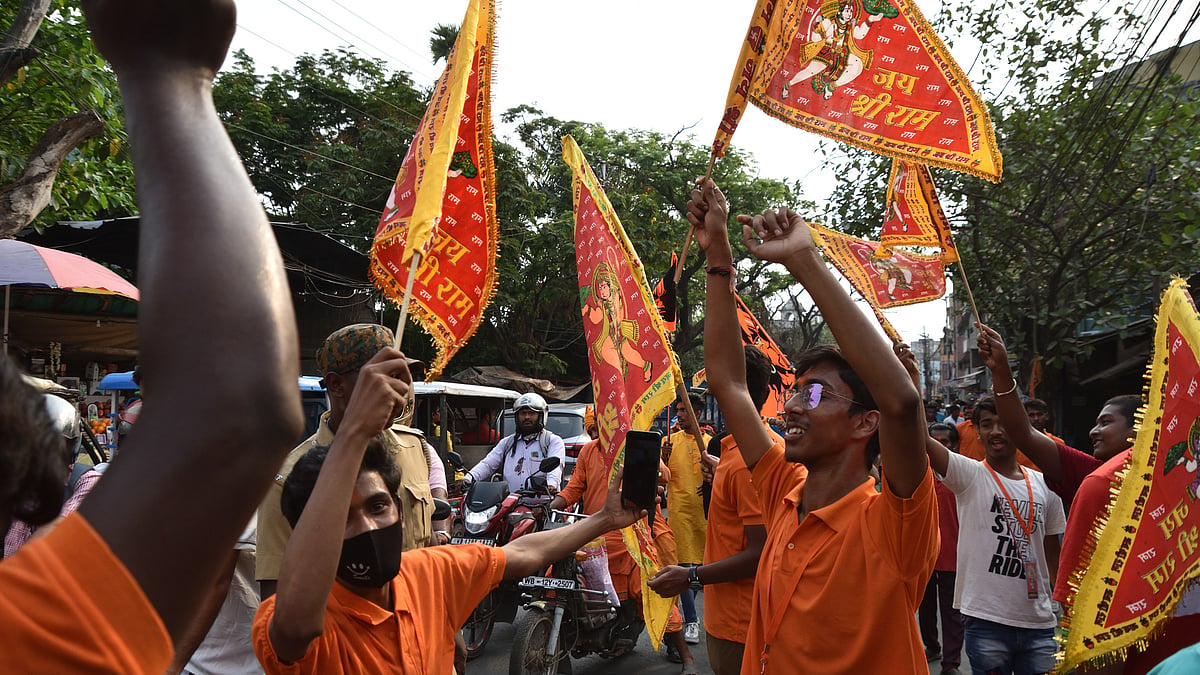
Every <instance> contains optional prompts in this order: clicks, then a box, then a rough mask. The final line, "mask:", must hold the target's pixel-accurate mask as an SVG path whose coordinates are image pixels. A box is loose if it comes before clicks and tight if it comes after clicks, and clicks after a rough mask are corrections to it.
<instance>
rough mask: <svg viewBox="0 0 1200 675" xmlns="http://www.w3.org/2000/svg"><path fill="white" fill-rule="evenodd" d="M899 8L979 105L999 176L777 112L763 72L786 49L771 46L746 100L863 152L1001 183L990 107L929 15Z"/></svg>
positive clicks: (905, 4)
mask: <svg viewBox="0 0 1200 675" xmlns="http://www.w3.org/2000/svg"><path fill="white" fill-rule="evenodd" d="M896 5H897V9H898V10H900V12H901V13H902V14H904V15H905V16H906V17H907V18H908V20H909V24H910V25H913V26H917V25H919V26H920V28H921V30H922V31H923V32H924V35H925V37H927V38H928V42H927V43H926V45H925V47H926V50H927V51H928V53H929V54H930V55H931V56H933V55H936V56H937V57H939V58H940V59H941V60H942V61H944V62H945V63H946V70H947V71H949V74H950V76H952V77H953V78H954V79H957V80H958V83H959V84H961V85H962V86H963V88H964V89H965V90H966V92H967V94H968V95H969V96H970V99H971V102H972V103H974V104H976V105H977V106H978V115H979V117H980V118H981V119H980V120H979V127H980V130H981V132H982V133H981V135H982V136H983V137H984V139H985V140H986V142H985V143H983V145H982V146H981V149H984V148H986V149H987V150H988V151H989V153H988V154H989V155H990V159H991V161H992V164H993V166H994V167H995V171H996V173H995V175H993V174H991V173H988V172H986V171H983V170H982V169H977V168H974V167H971V166H968V165H965V164H959V163H957V162H950V161H946V160H939V159H936V158H934V157H926V156H920V155H914V154H911V153H904V152H899V151H896V150H888V149H886V148H883V147H880V146H877V145H874V144H873V143H870V142H866V141H858V140H855V139H851V138H846V137H845V136H841V135H838V134H836V133H833V132H831V131H827V130H825V129H821V128H819V127H816V126H815V125H813V124H811V123H810V122H809V121H808V116H807V115H806V116H801V117H789V116H788V115H787V114H786V113H783V112H780V111H778V110H775V109H774V107H773V105H772V104H771V101H770V100H769V99H767V98H766V89H767V84H768V82H766V81H764V79H763V78H762V73H763V72H764V70H767V71H770V72H775V71H777V70H778V65H779V64H780V63H782V61H783V59H784V57H785V56H786V55H787V47H786V46H784V47H776V48H775V49H774V50H773V49H772V48H770V47H768V48H767V49H766V50H765V51H764V53H763V55H762V56H761V57H760V58H759V62H758V68H757V69H756V70H755V74H754V78H753V82H752V84H751V87H750V92H749V95H748V96H747V97H746V98H747V100H748V101H750V102H751V103H754V105H755V106H757V107H758V109H759V110H761V111H763V112H764V113H766V114H767V115H769V116H771V117H774V118H775V119H777V120H780V121H781V122H783V123H785V124H787V125H789V126H797V127H800V128H802V129H804V130H805V131H808V132H811V133H814V134H819V135H821V136H825V137H826V138H829V139H831V140H835V141H838V142H841V143H846V144H848V145H853V146H855V147H859V148H862V149H863V150H868V151H870V152H873V153H875V154H878V155H883V156H884V157H891V158H893V159H908V160H912V161H918V162H923V163H926V164H929V165H931V166H939V167H942V168H945V169H950V170H952V171H960V172H962V173H969V174H971V175H973V176H976V177H978V178H983V179H984V180H988V181H991V182H993V183H999V182H1000V180H1001V178H1002V177H1003V176H1004V157H1003V155H1001V153H1000V148H999V146H998V145H996V130H995V128H994V126H993V125H992V118H991V114H990V113H988V109H987V105H986V104H985V103H984V102H983V99H982V98H981V97H980V96H979V93H978V92H976V91H975V87H973V86H972V85H971V81H970V80H969V79H967V76H966V73H964V72H963V70H962V67H960V66H959V65H958V61H955V60H954V57H953V56H952V55H951V54H950V50H949V49H947V48H946V43H944V42H942V38H941V37H940V36H939V35H938V34H937V32H936V31H934V30H933V26H931V25H930V24H929V21H928V20H926V19H925V15H924V14H922V13H921V10H920V8H918V7H917V6H916V4H915V3H914V2H912V1H911V0H898V2H897V3H896ZM780 16H781V13H780V12H779V11H778V10H777V11H776V12H775V14H774V18H773V19H772V21H778V20H779V17H780ZM772 51H776V52H778V54H772V53H771V52H772ZM764 64H770V68H765V69H764V67H763V65H764ZM735 77H736V74H735ZM947 79H950V78H947ZM964 112H965V114H967V115H970V114H971V113H972V112H973V111H972V110H966V111H964Z"/></svg>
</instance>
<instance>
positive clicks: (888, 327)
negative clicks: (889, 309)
mask: <svg viewBox="0 0 1200 675" xmlns="http://www.w3.org/2000/svg"><path fill="white" fill-rule="evenodd" d="M863 299H864V300H866V298H865V297H864V298H863ZM867 304H868V305H870V306H871V311H872V312H875V318H876V319H877V320H878V321H879V325H880V326H882V327H883V332H884V333H887V336H888V337H890V338H891V339H892V342H904V338H903V337H901V336H900V331H898V330H896V327H895V326H893V325H892V322H891V321H888V320H887V317H886V316H884V315H883V310H881V309H879V308H878V307H876V306H875V305H874V303H872V302H871V301H870V300H867Z"/></svg>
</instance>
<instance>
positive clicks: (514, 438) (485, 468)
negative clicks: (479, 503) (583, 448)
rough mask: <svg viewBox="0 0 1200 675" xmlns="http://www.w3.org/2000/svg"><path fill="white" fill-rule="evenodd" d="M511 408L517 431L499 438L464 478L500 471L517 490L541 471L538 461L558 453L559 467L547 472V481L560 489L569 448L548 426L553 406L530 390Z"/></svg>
mask: <svg viewBox="0 0 1200 675" xmlns="http://www.w3.org/2000/svg"><path fill="white" fill-rule="evenodd" d="M512 409H513V419H514V421H515V422H516V425H517V431H516V433H514V434H512V435H510V436H505V437H504V438H502V439H500V442H499V443H497V444H496V447H494V448H492V451H491V452H489V453H488V454H487V456H486V457H484V458H483V459H482V460H481V461H480V462H479V463H478V464H476V465H475V466H474V467H473V468H472V469H471V470H470V471H468V472H467V475H466V477H465V478H464V480H465V481H466V482H467V484H468V485H469V484H470V483H473V482H475V481H477V480H487V479H488V478H490V477H491V475H492V474H494V473H497V472H500V473H502V474H503V475H504V479H505V480H506V481H508V485H509V488H510V489H513V490H516V489H520V488H521V487H523V486H524V485H525V480H526V479H527V478H529V477H530V476H532V475H534V474H536V473H537V472H538V465H539V464H541V461H542V460H543V459H545V458H547V457H558V461H559V464H558V468H556V469H554V470H553V471H551V472H549V473H548V474H546V485H547V487H548V488H549V489H550V492H552V493H554V492H558V488H559V485H561V482H562V467H563V464H564V463H565V461H566V458H567V451H566V448H565V446H564V445H563V439H562V438H561V437H559V436H558V435H557V434H555V433H553V432H551V431H549V430H547V429H546V419H547V418H548V417H549V414H550V406H549V405H547V404H546V399H544V398H542V397H541V396H539V395H537V394H532V393H531V394H522V395H521V396H520V397H518V398H517V400H516V401H514V402H513V407H512Z"/></svg>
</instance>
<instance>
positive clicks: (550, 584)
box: [521, 577, 579, 591]
mask: <svg viewBox="0 0 1200 675" xmlns="http://www.w3.org/2000/svg"><path fill="white" fill-rule="evenodd" d="M521 585H522V586H534V587H537V588H556V589H559V590H567V591H570V590H574V589H575V588H577V587H578V586H579V584H577V583H575V580H574V579H555V578H554V577H525V578H524V579H522V580H521Z"/></svg>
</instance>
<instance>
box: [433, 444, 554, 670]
mask: <svg viewBox="0 0 1200 675" xmlns="http://www.w3.org/2000/svg"><path fill="white" fill-rule="evenodd" d="M449 460H450V464H451V465H452V466H454V467H455V468H457V469H465V467H464V465H463V461H462V457H461V456H459V454H458V453H457V452H451V453H449ZM558 464H559V459H558V457H547V458H545V459H543V460H542V462H541V464H539V465H538V473H535V474H534V475H532V476H530V477H529V478H528V479H526V481H525V485H523V486H522V487H521V488H520V489H518V490H516V491H514V492H510V491H509V486H508V481H506V480H504V479H502V478H501V479H499V480H491V481H477V482H475V483H473V484H472V485H471V486H470V487H469V488H467V491H466V495H465V496H464V498H463V499H462V501H461V506H460V508H461V521H462V527H463V530H462V534H461V535H460V536H455V537H452V538H451V539H450V543H451V544H484V545H486V546H503V545H505V544H507V543H508V542H510V541H512V540H514V539H516V538H518V537H521V536H524V535H526V534H529V533H530V532H537V531H539V530H541V529H542V527H543V526H544V525H545V523H546V521H548V520H549V515H550V500H551V498H552V497H553V495H551V494H550V490H549V488H548V487H547V484H546V476H545V474H546V473H548V472H550V471H553V470H554V469H556V468H558ZM519 601H520V590H519V589H518V588H517V585H516V584H514V583H512V582H501V583H500V585H499V586H497V587H496V588H495V589H493V590H492V592H491V593H488V595H487V597H485V598H484V599H483V600H482V601H481V602H480V603H479V605H478V606H477V607H476V608H475V610H474V611H473V612H471V617H470V618H469V619H468V620H467V622H466V623H465V624H464V625H463V627H462V636H463V641H464V642H465V643H466V645H467V658H468V659H473V658H475V657H476V656H478V655H479V654H480V652H482V651H483V648H484V646H486V645H487V642H488V639H490V638H491V636H492V628H493V627H494V626H495V624H496V622H497V621H499V622H501V623H512V622H513V619H514V618H515V617H516V614H517V607H518V605H519Z"/></svg>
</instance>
